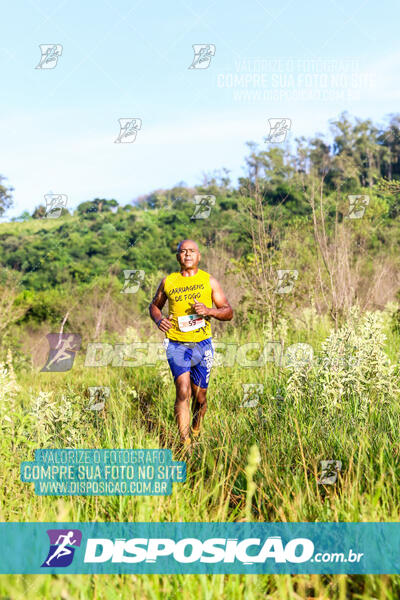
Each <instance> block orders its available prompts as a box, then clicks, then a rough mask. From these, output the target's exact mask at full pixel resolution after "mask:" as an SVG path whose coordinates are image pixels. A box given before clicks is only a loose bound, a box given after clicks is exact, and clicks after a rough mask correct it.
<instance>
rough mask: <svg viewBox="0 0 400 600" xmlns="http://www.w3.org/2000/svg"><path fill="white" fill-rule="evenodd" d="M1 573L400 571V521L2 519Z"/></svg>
mask: <svg viewBox="0 0 400 600" xmlns="http://www.w3.org/2000/svg"><path fill="white" fill-rule="evenodd" d="M0 534H1V540H2V544H1V554H0V573H2V574H5V573H19V574H23V573H41V574H45V573H59V574H62V573H65V574H68V573H76V574H84V573H136V574H141V573H160V574H161V573H165V574H173V573H244V574H257V573H276V574H279V573H290V574H296V573H302V574H310V573H321V574H322V573H324V574H331V573H332V574H333V573H347V574H355V573H364V574H367V573H368V574H395V573H400V560H399V555H400V552H399V550H400V523H0Z"/></svg>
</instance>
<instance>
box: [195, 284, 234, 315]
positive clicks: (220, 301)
mask: <svg viewBox="0 0 400 600" xmlns="http://www.w3.org/2000/svg"><path fill="white" fill-rule="evenodd" d="M210 284H211V289H212V301H213V302H214V304H215V306H216V307H217V308H207V306H205V305H204V304H203V303H202V302H195V303H194V304H193V306H194V310H195V312H196V313H197V314H198V315H202V316H204V317H214V318H215V319H218V321H230V320H231V319H232V318H233V310H232V307H231V305H230V304H229V302H228V300H227V298H226V296H225V294H224V292H223V290H222V287H221V285H220V283H219V282H218V281H217V280H216V279H215V277H213V276H212V275H211V276H210Z"/></svg>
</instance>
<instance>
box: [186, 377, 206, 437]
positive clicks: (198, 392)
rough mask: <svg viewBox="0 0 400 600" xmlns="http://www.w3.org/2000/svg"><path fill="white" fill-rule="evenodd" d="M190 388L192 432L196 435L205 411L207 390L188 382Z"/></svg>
mask: <svg viewBox="0 0 400 600" xmlns="http://www.w3.org/2000/svg"><path fill="white" fill-rule="evenodd" d="M190 383H191V386H192V398H193V400H192V412H193V421H192V428H193V432H194V433H196V432H198V431H199V430H200V427H201V423H202V420H203V418H204V415H205V414H206V410H207V388H201V387H199V386H197V385H195V384H194V383H193V381H191V382H190Z"/></svg>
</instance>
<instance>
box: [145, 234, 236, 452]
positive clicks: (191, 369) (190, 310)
mask: <svg viewBox="0 0 400 600" xmlns="http://www.w3.org/2000/svg"><path fill="white" fill-rule="evenodd" d="M176 258H177V260H178V262H179V264H180V266H181V270H180V272H176V273H171V274H170V275H167V277H164V279H163V280H162V281H161V283H160V285H159V287H158V290H157V292H156V294H155V296H154V298H153V300H152V302H151V303H150V305H149V311H150V316H151V318H152V319H153V321H154V322H155V323H156V325H157V327H158V328H159V329H160V331H163V332H164V333H165V336H166V338H167V339H166V340H165V342H164V343H165V347H166V352H167V360H168V363H169V366H170V368H171V371H172V375H173V377H174V381H175V387H176V400H175V417H176V420H177V424H178V428H179V433H180V438H181V442H182V443H183V448H184V450H190V445H191V440H190V435H189V434H190V397H191V396H192V398H193V401H192V412H193V421H192V435H193V436H194V437H196V436H198V435H199V433H200V426H201V421H202V419H203V417H204V414H205V412H206V410H207V399H206V396H207V387H208V380H209V377H210V371H211V366H212V361H213V356H214V349H213V347H212V343H211V324H210V317H214V318H215V319H218V320H219V321H230V320H231V319H232V317H233V310H232V308H231V306H230V304H229V302H228V300H227V299H226V297H225V294H224V292H223V291H222V288H221V286H220V284H219V283H218V281H217V280H216V279H215V278H214V277H213V276H212V275H210V274H209V273H206V272H205V271H202V270H201V269H199V268H198V264H199V262H200V259H201V255H200V252H199V248H198V246H197V244H196V242H194V241H193V240H183V241H182V242H180V243H179V244H178V248H177V254H176ZM167 300H168V304H169V312H168V314H169V318H168V319H167V318H166V317H163V315H162V313H161V309H162V308H163V306H164V304H165V302H166V301H167ZM213 303H214V304H215V306H216V308H213Z"/></svg>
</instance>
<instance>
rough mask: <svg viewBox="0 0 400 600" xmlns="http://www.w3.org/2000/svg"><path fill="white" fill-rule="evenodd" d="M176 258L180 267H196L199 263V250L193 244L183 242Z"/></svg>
mask: <svg viewBox="0 0 400 600" xmlns="http://www.w3.org/2000/svg"><path fill="white" fill-rule="evenodd" d="M176 256H177V259H178V262H179V263H180V265H181V266H182V267H186V268H190V267H197V265H198V264H199V262H200V252H199V249H198V247H197V246H196V244H194V243H193V242H184V243H183V244H182V245H181V247H180V249H179V251H178V253H177V255H176Z"/></svg>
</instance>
